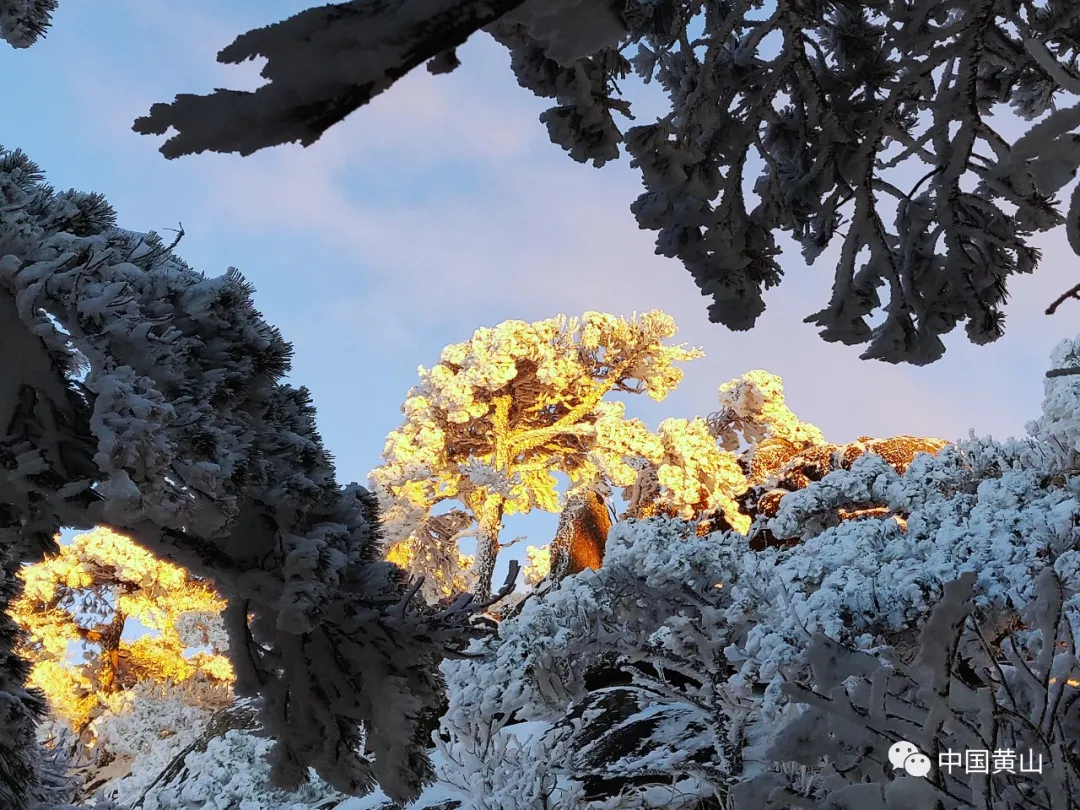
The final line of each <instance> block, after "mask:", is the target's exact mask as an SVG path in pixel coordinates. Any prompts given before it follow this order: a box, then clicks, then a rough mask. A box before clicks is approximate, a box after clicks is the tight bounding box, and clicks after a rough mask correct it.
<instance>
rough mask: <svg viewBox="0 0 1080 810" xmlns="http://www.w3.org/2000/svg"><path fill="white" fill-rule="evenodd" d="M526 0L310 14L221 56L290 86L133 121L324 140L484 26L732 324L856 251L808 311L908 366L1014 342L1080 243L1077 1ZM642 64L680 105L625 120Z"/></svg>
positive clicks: (585, 157) (211, 145)
mask: <svg viewBox="0 0 1080 810" xmlns="http://www.w3.org/2000/svg"><path fill="white" fill-rule="evenodd" d="M517 5H518V4H517V3H515V2H512V0H509V1H508V2H504V3H495V4H485V5H484V6H483V8H484V9H485V11H483V12H481V11H478V10H477V9H478V8H479V5H478V6H476V7H475V8H474V7H473V6H472V5H471V4H470V3H468V2H463V0H457V2H450V0H442V1H441V2H436V1H435V0H396V2H389V0H386V1H384V2H371V1H370V0H369V2H363V3H353V4H348V5H345V6H330V7H326V8H324V9H314V10H311V11H308V12H304V13H302V14H300V15H297V16H296V17H294V18H292V19H290V20H286V21H285V22H283V23H279V24H278V25H277V26H271V27H269V28H266V29H262V30H260V31H255V32H251V33H249V34H247V35H244V36H242V37H241V38H240V39H238V40H237V42H236V43H235V44H234V45H233V46H231V47H230V48H227V49H226V50H225V51H223V52H222V55H221V58H222V60H224V61H237V60H240V59H244V58H249V57H251V56H254V55H256V54H263V55H266V56H268V57H269V59H270V62H269V64H268V66H267V70H266V72H265V75H266V76H267V78H269V79H271V83H270V84H268V85H266V86H265V87H263V88H260V89H259V90H258V91H256V92H255V93H238V92H234V91H218V92H217V93H215V94H213V95H210V96H206V97H197V96H190V95H182V96H179V97H178V98H177V100H176V101H175V102H174V103H173V104H172V105H156V106H155V108H154V109H153V110H152V111H151V114H150V116H149V117H148V118H143V119H140V120H139V122H138V123H137V124H136V129H137V130H138V131H140V132H144V133H153V134H162V133H164V132H165V131H166V130H167V129H168V128H169V127H170V126H175V127H176V128H177V129H178V130H179V134H178V135H176V136H174V137H173V138H172V139H170V140H169V141H167V142H166V144H165V146H164V147H163V151H164V153H165V154H166V155H168V156H170V157H175V156H177V155H180V154H187V153H191V152H198V151H202V150H204V149H215V150H219V151H240V152H243V153H245V154H246V153H248V152H251V151H254V150H255V149H258V148H262V147H264V146H268V145H272V144H275V143H282V142H285V141H289V140H300V141H301V142H302V143H305V144H307V143H312V142H313V141H314V140H315V139H316V138H317V137H318V136H319V135H320V134H321V133H322V132H323V131H325V129H326V128H327V127H328V126H330V125H332V124H334V123H336V122H337V121H340V120H341V119H342V118H343V117H344V116H345V115H347V114H348V113H349V112H352V111H353V110H354V109H356V108H357V107H358V106H360V104H362V103H365V102H366V101H367V100H368V99H370V97H371V96H372V95H373V94H374V93H375V92H378V91H381V90H382V89H385V88H386V87H388V86H390V84H392V82H393V81H394V79H396V78H397V77H399V76H400V75H403V74H404V73H405V72H406V71H407V70H410V69H412V68H413V67H416V66H417V65H419V64H421V63H422V62H423V61H425V60H426V59H430V58H431V57H434V56H435V55H436V54H437V53H438V52H444V53H445V50H446V49H447V48H449V47H452V46H453V45H454V44H458V43H459V42H460V41H463V40H464V37H466V36H467V35H468V33H471V32H472V31H474V30H477V29H478V28H480V27H485V30H487V31H488V32H489V33H491V34H492V35H493V36H494V37H495V38H496V39H497V40H498V41H499V42H501V43H503V44H504V45H505V46H506V47H507V48H508V49H509V51H510V54H511V68H512V70H513V71H514V74H515V76H516V77H517V79H518V82H519V84H521V85H522V86H523V87H525V88H527V89H529V90H530V91H532V92H533V93H535V94H536V95H538V96H540V97H543V98H551V99H554V100H555V101H556V104H555V106H553V107H551V108H550V109H548V110H546V111H545V112H544V113H543V114H542V115H541V116H540V118H541V121H542V122H543V123H544V124H545V126H546V127H547V129H548V133H549V136H550V138H551V140H552V142H553V143H555V144H557V145H559V146H561V147H562V148H563V149H564V150H566V152H567V153H568V154H569V155H570V157H571V158H573V159H574V160H576V161H579V162H592V163H593V164H594V165H596V166H600V165H603V164H604V163H607V162H610V161H612V160H615V159H616V158H618V157H619V154H620V151H621V150H622V149H623V148H625V150H626V152H628V153H629V155H630V156H631V158H632V164H633V165H634V166H635V167H637V168H638V169H640V171H641V173H642V177H643V180H644V183H645V187H646V190H645V192H644V193H643V194H642V195H641V196H640V197H639V198H638V199H637V200H636V201H635V202H634V203H633V205H632V206H631V209H632V211H633V213H634V215H635V217H636V218H637V221H638V223H639V225H640V226H641V227H643V228H647V229H649V230H653V231H656V232H657V242H656V252H657V253H659V254H661V255H664V256H668V257H672V258H677V259H679V260H680V261H681V262H682V263H683V264H684V265H685V266H686V268H687V269H688V270H689V271H690V273H691V275H692V276H693V277H694V280H695V282H696V283H697V285H698V286H699V287H700V288H701V291H702V292H703V293H704V294H705V295H707V296H709V297H711V298H712V304H711V306H710V308H709V316H710V318H711V319H712V320H713V321H716V322H719V323H723V324H724V325H726V326H727V327H729V328H731V329H736V330H743V329H749V328H752V327H753V326H754V324H755V323H756V322H757V319H758V318H759V317H760V315H761V313H762V312H764V309H765V300H764V292H765V291H766V290H768V289H770V288H772V287H775V286H776V285H777V284H779V283H780V281H781V279H782V277H783V273H784V269H783V268H782V267H781V263H780V258H779V257H780V254H781V247H780V243H779V241H778V239H777V235H778V234H779V233H781V232H786V233H788V234H790V236H791V237H792V238H793V239H794V240H795V241H796V242H797V243H798V244H799V245H800V247H801V249H802V252H803V255H804V257H805V259H806V260H807V261H808V262H810V263H813V262H814V261H815V260H816V259H818V258H819V257H820V256H821V254H822V253H823V251H825V249H826V248H827V247H829V246H835V247H836V248H837V252H836V254H835V257H832V256H831V257H830V262H831V261H833V260H834V258H835V262H836V265H835V279H834V285H833V295H832V298H831V299H830V301H829V302H828V303H827V305H826V306H825V307H824V308H823V309H821V310H819V311H817V312H815V313H813V314H811V315H810V316H809V317H808V318H807V321H809V322H812V323H814V324H816V325H818V326H820V327H821V335H822V337H823V338H824V339H825V340H828V341H837V342H841V343H844V344H847V345H865V346H866V349H865V351H864V353H863V357H865V358H873V359H878V360H884V361H887V362H892V363H897V362H910V363H915V364H925V363H931V362H934V361H935V360H937V359H938V358H940V357H941V356H942V354H943V353H944V351H945V346H944V343H943V341H942V336H943V335H945V334H947V333H949V332H951V331H952V330H953V329H955V328H956V327H957V326H959V325H960V324H962V323H963V324H964V325H965V330H966V332H967V335H968V338H969V339H970V340H971V341H973V342H975V343H979V344H983V343H988V342H991V341H993V340H996V339H997V338H999V337H1000V336H1001V335H1002V333H1003V329H1004V311H1003V307H1004V304H1005V300H1006V297H1007V284H1008V280H1009V277H1010V276H1012V275H1013V274H1016V273H1029V272H1032V271H1033V270H1034V269H1035V268H1036V267H1037V265H1038V262H1039V259H1040V253H1039V251H1038V249H1037V248H1035V247H1034V246H1033V245H1032V244H1031V237H1032V236H1033V235H1034V234H1036V233H1039V232H1043V231H1047V230H1049V229H1052V228H1056V227H1058V226H1060V225H1062V224H1065V225H1066V229H1067V234H1068V237H1069V241H1070V244H1072V246H1073V247H1074V249H1075V250H1077V251H1078V252H1080V191H1077V190H1075V189H1074V190H1073V192H1072V194H1071V196H1070V200H1069V202H1068V204H1067V206H1066V209H1067V210H1066V212H1065V213H1063V212H1062V210H1061V209H1062V205H1061V203H1060V202H1059V199H1058V196H1057V195H1058V194H1059V193H1060V192H1062V190H1063V189H1065V187H1066V186H1068V185H1069V184H1070V183H1072V182H1073V180H1074V178H1075V175H1076V171H1077V167H1078V166H1080V136H1078V135H1077V134H1076V131H1077V129H1078V127H1080V106H1069V105H1068V104H1064V105H1063V104H1060V103H1059V98H1060V97H1061V96H1062V95H1063V94H1066V93H1072V94H1074V95H1075V93H1076V90H1077V88H1078V87H1080V73H1078V71H1077V67H1076V62H1077V56H1078V53H1080V40H1078V38H1077V34H1076V31H1077V30H1078V29H1077V24H1078V22H1080V8H1077V6H1076V4H1075V3H1052V4H1049V5H1042V4H1037V3H1028V2H1024V3H1010V4H1004V5H1003V4H1001V3H997V2H994V0H982V1H981V2H974V3H973V2H969V0H945V1H944V2H940V3H935V4H933V5H932V7H931V6H930V5H928V4H925V3H923V4H919V3H915V4H911V3H909V4H890V3H884V2H873V3H869V4H859V5H851V4H840V5H837V4H833V3H819V4H810V5H807V4H804V3H786V2H781V3H777V4H775V7H771V10H766V9H763V8H762V6H761V4H760V3H756V2H749V0H739V1H738V2H734V3H722V4H717V3H713V2H707V1H706V0H647V1H646V0H628V2H625V3H620V2H617V3H611V2H607V1H606V0H563V2H558V3H547V4H541V3H539V0H529V2H526V3H524V4H520V6H519V7H517V8H512V7H513V6H517ZM451 13H453V14H456V15H458V16H457V17H456V18H455V19H456V20H459V21H460V22H458V23H455V24H454V25H450V24H448V23H446V22H445V21H446V20H447V19H449V15H450V14H451ZM440 21H442V24H443V27H442V28H439V27H437V24H438V23H439V22H440ZM361 24H363V25H364V28H363V30H362V31H359V32H358V31H357V30H356V27H357V26H359V25H361ZM433 32H437V35H436V34H435V33H433ZM630 45H634V46H636V54H635V55H632V56H629V57H628V56H626V55H624V52H625V51H626V50H627V48H628V46H630ZM441 61H442V62H447V63H448V64H453V63H454V60H449V61H448V60H446V59H444V60H441ZM342 66H344V67H342ZM631 72H633V73H635V74H636V75H637V76H638V78H640V79H642V80H643V81H645V82H646V83H649V82H654V81H655V82H656V83H657V84H659V85H660V87H661V88H662V90H663V91H664V92H665V93H666V95H667V97H668V102H669V106H670V112H669V113H668V114H667V115H664V116H662V117H660V118H659V119H658V120H656V121H653V122H649V123H644V124H640V125H637V126H631V127H629V128H626V129H624V128H623V127H624V124H623V121H624V120H625V121H629V120H631V119H632V118H633V115H632V112H631V110H632V107H631V101H632V99H631V98H629V95H628V94H629V91H627V94H624V92H623V90H622V88H621V86H620V83H621V82H622V80H623V79H624V78H625V77H626V76H628V75H629V74H630V73H631ZM624 84H627V86H628V87H629V84H628V83H624ZM298 99H299V102H298V101H297V100H298ZM264 104H265V106H263V105H264ZM1005 107H1011V108H1012V111H1013V112H1014V113H1015V114H1016V115H1019V116H1020V117H1022V118H1025V119H1027V120H1034V119H1042V120H1040V121H1039V123H1037V124H1035V125H1033V126H1031V127H1030V128H1029V129H1028V131H1027V132H1026V133H1025V134H1024V135H1023V136H1022V137H1020V138H1018V139H1016V140H1015V141H1012V140H1011V137H1010V136H1007V135H1006V134H1002V133H1001V132H999V131H998V130H997V129H995V123H994V121H995V120H996V119H995V118H994V117H993V116H994V113H997V112H999V111H1003V109H1002V108H1005ZM751 173H755V174H756V179H755V178H754V177H753V176H752V174H751ZM1078 188H1080V187H1078ZM748 189H752V193H751V194H748V193H747V190H748ZM882 313H883V314H884V321H883V322H880V323H878V324H877V325H874V326H872V325H871V321H872V320H874V319H875V317H876V316H877V315H879V314H882Z"/></svg>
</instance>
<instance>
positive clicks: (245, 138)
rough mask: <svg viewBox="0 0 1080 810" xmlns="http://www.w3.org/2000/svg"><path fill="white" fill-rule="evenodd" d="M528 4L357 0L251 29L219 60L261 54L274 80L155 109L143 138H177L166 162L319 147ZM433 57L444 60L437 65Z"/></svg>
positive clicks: (167, 148)
mask: <svg viewBox="0 0 1080 810" xmlns="http://www.w3.org/2000/svg"><path fill="white" fill-rule="evenodd" d="M521 3H522V0H483V1H482V2H481V1H480V0H356V2H351V3H338V4H334V5H326V6H320V7H317V8H311V9H308V10H307V11H302V12H300V13H299V14H296V15H294V16H292V17H289V18H288V19H286V20H282V21H281V22H279V23H275V24H274V25H268V26H266V27H265V28H259V29H256V30H254V31H248V32H247V33H246V34H243V35H241V36H239V37H237V38H236V40H235V41H234V42H233V43H232V44H231V45H228V46H227V47H225V48H224V49H222V51H221V52H220V53H219V54H218V61H219V62H222V63H224V64H239V63H241V62H246V61H248V60H249V59H254V58H256V57H264V58H265V59H266V66H265V67H264V68H263V70H262V76H263V78H265V79H267V80H268V82H267V84H265V85H263V86H262V87H260V88H259V89H257V90H254V91H250V92H246V91H239V90H215V91H214V92H213V93H212V94H210V95H208V96H196V95H191V94H187V93H185V94H182V95H179V96H177V97H176V100H175V101H173V102H172V103H171V104H155V105H154V106H153V107H151V108H150V113H149V114H148V115H147V116H145V117H144V118H140V119H138V120H137V121H136V122H135V126H134V129H135V131H136V132H139V133H142V134H146V135H163V134H165V133H166V132H167V131H168V130H169V129H170V128H171V129H175V130H176V131H177V134H176V135H174V136H172V137H170V138H169V139H168V140H167V142H166V143H165V145H164V146H162V148H161V152H162V154H164V155H165V156H166V157H169V158H175V157H180V156H181V155H190V154H194V153H197V152H203V151H206V150H212V151H215V152H239V153H240V154H242V155H249V154H251V153H252V152H256V151H258V150H259V149H265V148H266V147H268V146H277V145H279V144H283V143H292V142H299V143H301V144H303V145H304V146H310V145H311V144H313V143H315V141H317V140H318V139H319V138H320V137H322V135H323V133H324V132H326V130H328V129H329V128H330V127H332V126H333V125H334V124H337V123H340V122H341V121H343V120H344V119H345V118H346V117H347V116H348V115H349V114H350V113H353V112H355V111H356V110H357V109H359V108H360V107H362V106H363V105H365V104H367V103H368V102H369V101H371V99H372V98H374V97H375V96H376V95H378V94H379V93H381V92H383V91H384V90H386V89H388V88H389V87H391V86H392V85H393V84H394V82H396V81H397V80H398V79H400V78H401V77H402V76H404V75H405V74H406V73H408V72H409V71H411V70H413V69H414V68H416V67H419V66H420V65H422V64H424V63H429V68H430V69H432V72H445V71H446V68H449V69H453V65H454V64H455V63H456V58H455V57H454V56H453V53H454V50H455V49H456V48H458V47H459V46H460V45H463V44H464V43H465V40H467V39H468V38H469V37H470V36H471V35H472V34H473V33H475V32H476V31H477V30H479V29H480V28H482V27H483V26H485V25H487V24H488V23H490V22H492V21H493V20H496V19H498V18H499V17H500V16H502V15H503V14H505V13H506V12H507V11H510V10H511V9H513V8H514V7H516V6H518V5H521ZM433 60H437V61H434V62H433Z"/></svg>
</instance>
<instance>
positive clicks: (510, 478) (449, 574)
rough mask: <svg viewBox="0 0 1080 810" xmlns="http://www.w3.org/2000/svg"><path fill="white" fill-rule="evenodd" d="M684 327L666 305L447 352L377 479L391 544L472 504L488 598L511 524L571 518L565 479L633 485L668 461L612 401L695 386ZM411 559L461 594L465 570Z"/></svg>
mask: <svg viewBox="0 0 1080 810" xmlns="http://www.w3.org/2000/svg"><path fill="white" fill-rule="evenodd" d="M675 332H676V326H675V323H674V321H673V320H672V319H671V318H670V317H669V316H667V315H665V314H664V313H662V312H660V311H653V312H647V313H644V314H641V315H635V316H634V317H633V318H621V317H618V316H615V315H609V314H607V313H602V312H586V313H585V314H584V315H583V316H582V317H581V318H567V317H565V316H561V315H560V316H558V317H555V318H549V319H547V320H543V321H537V322H535V323H532V324H528V323H525V322H524V321H504V322H503V323H500V324H498V325H497V326H495V327H492V328H486V327H485V328H481V329H478V330H476V332H475V333H474V334H473V336H472V337H471V338H470V339H469V340H467V341H465V342H463V343H457V344H454V345H451V346H447V347H446V348H445V349H443V351H442V354H441V356H440V360H439V362H438V363H437V364H436V365H435V366H433V367H432V368H430V369H425V368H423V367H421V368H420V370H419V373H420V384H419V385H417V386H415V387H414V388H413V389H412V390H411V391H410V392H409V395H408V398H407V399H406V400H405V403H404V405H403V406H402V411H403V412H404V414H405V419H404V421H403V423H402V425H401V427H400V428H398V429H397V430H395V431H393V432H392V433H390V435H389V436H388V437H387V439H386V447H385V450H384V451H383V458H384V460H385V463H384V464H382V465H381V466H379V467H376V468H375V469H373V470H372V471H371V472H370V473H369V476H370V480H371V482H372V485H373V488H374V489H375V491H376V492H377V493H378V494H379V497H380V500H381V501H382V506H383V515H384V517H385V521H384V524H383V530H384V532H385V534H386V537H387V541H388V542H389V543H390V544H391V545H392V546H393V545H400V544H405V545H406V546H409V545H416V544H418V543H421V542H431V541H433V540H438V538H437V537H435V536H434V535H433V534H432V533H431V532H424V531H423V527H424V524H425V522H426V521H428V520H429V519H430V516H431V512H432V509H433V508H435V507H436V506H437V505H438V504H440V503H443V502H447V501H457V502H459V503H460V504H462V505H463V506H464V507H465V508H466V509H467V510H468V513H469V515H471V517H472V519H473V521H474V523H475V525H476V534H477V554H476V584H475V588H476V592H477V593H478V594H479V595H481V596H484V595H486V594H487V593H488V592H489V591H490V588H491V578H492V574H493V572H494V569H495V561H496V558H497V555H498V553H499V550H500V547H501V545H500V540H499V533H500V531H501V529H502V523H503V518H504V516H505V515H509V514H514V513H526V512H529V511H531V510H533V509H542V510H545V511H548V512H559V511H560V505H559V495H558V481H557V479H556V478H555V476H554V473H556V472H559V473H563V474H565V475H567V476H569V478H570V481H571V483H572V485H573V486H575V487H587V486H590V485H592V484H593V483H594V482H596V481H597V480H600V479H603V480H606V481H610V482H612V483H614V484H616V485H618V486H628V485H630V484H632V483H633V481H634V480H635V477H636V472H635V470H634V469H633V468H632V467H631V466H630V465H629V464H628V463H627V458H628V457H630V456H635V455H644V456H652V455H654V453H653V452H651V450H650V446H653V445H658V442H657V441H656V439H655V438H654V437H653V435H652V433H651V432H650V431H649V430H648V429H647V428H646V427H645V425H644V424H643V423H642V422H641V421H640V420H636V419H627V418H626V416H625V412H626V407H625V405H624V404H623V403H622V402H619V401H614V400H611V399H608V398H607V397H609V395H611V394H615V393H620V392H621V393H628V394H639V393H645V394H648V396H650V397H651V398H652V399H654V400H656V401H658V402H659V401H661V400H663V399H664V397H666V396H667V394H668V393H669V392H670V391H671V390H672V389H673V388H674V387H675V386H676V385H677V384H678V383H679V381H680V380H681V379H682V370H681V369H680V368H678V367H677V365H676V364H677V363H681V362H685V361H686V360H690V359H693V358H695V357H699V356H700V355H701V352H700V351H698V350H692V349H687V348H685V347H683V346H669V345H666V344H665V343H664V341H665V340H667V339H668V338H671V337H672V336H673V335H674V334H675ZM418 530H420V531H419V532H418ZM456 540H457V537H456V535H451V536H449V537H447V538H445V542H446V543H447V545H448V548H447V549H445V550H444V551H443V552H442V553H440V554H437V559H439V560H446V561H448V563H449V564H451V565H452V563H453V561H454V557H455V556H456V553H457V549H456ZM391 553H392V555H393V553H394V549H393V548H391ZM397 553H398V554H399V555H400V556H401V557H402V558H403V559H407V560H410V561H412V562H413V563H414V566H413V573H416V574H420V575H425V576H427V577H428V578H430V579H431V580H432V586H433V587H434V588H435V591H434V594H435V595H437V596H446V595H447V593H448V592H449V591H448V589H449V590H452V589H453V583H454V581H455V578H456V572H455V571H453V570H452V568H451V569H450V570H440V569H436V570H425V568H424V564H425V562H427V561H428V560H429V558H430V557H429V556H428V555H424V554H420V553H418V552H407V553H402V552H400V551H399V552H397ZM440 591H441V592H440Z"/></svg>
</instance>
